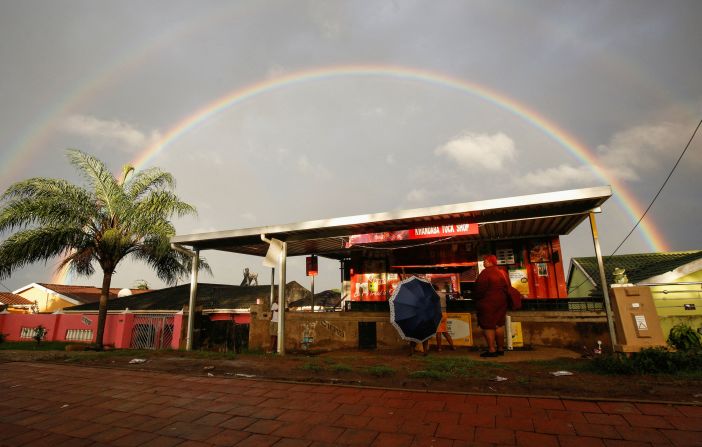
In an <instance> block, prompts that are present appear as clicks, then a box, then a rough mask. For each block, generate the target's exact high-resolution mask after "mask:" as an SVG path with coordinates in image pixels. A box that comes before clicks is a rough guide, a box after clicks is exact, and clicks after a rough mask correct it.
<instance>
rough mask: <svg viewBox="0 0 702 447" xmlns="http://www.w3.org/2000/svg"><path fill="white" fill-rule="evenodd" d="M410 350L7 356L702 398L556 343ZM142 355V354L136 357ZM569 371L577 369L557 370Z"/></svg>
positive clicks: (292, 376) (247, 374)
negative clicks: (492, 352) (614, 371)
mask: <svg viewBox="0 0 702 447" xmlns="http://www.w3.org/2000/svg"><path fill="white" fill-rule="evenodd" d="M407 354H408V352H407V350H387V351H356V350H354V351H334V352H318V353H309V352H307V353H287V354H286V355H285V356H278V355H274V354H251V353H244V354H238V355H233V354H218V353H209V352H192V353H186V352H176V351H114V352H105V353H96V352H62V351H0V361H37V362H56V363H63V362H67V363H71V364H82V365H86V366H98V367H109V368H125V369H131V370H150V371H162V372H170V373H177V374H186V375H196V376H204V377H231V378H258V379H273V380H286V381H300V382H306V383H310V382H311V383H337V384H344V385H357V386H371V387H390V388H400V389H402V388H404V389H414V390H432V391H458V392H470V393H486V394H503V395H504V394H508V395H525V396H558V397H572V398H583V397H584V398H598V399H631V400H639V401H666V402H690V403H700V404H702V394H701V393H702V388H701V387H700V385H701V384H702V383H701V382H702V380H700V379H699V378H694V377H686V376H677V375H676V376H670V375H647V376H641V375H636V376H626V375H603V374H598V373H593V372H590V371H588V369H587V367H588V364H589V363H590V362H591V360H590V359H587V358H583V357H582V356H581V355H580V354H579V353H577V352H573V351H569V350H564V349H555V348H539V349H533V350H528V351H511V352H507V353H506V355H505V356H504V357H499V358H495V359H492V358H491V359H487V360H486V359H482V358H480V357H479V353H478V352H477V351H469V350H467V349H465V348H461V349H457V350H456V351H450V350H445V351H442V352H436V351H433V350H432V351H430V352H429V355H427V356H423V355H422V354H421V353H416V354H415V355H413V356H411V357H410V356H408V355H407ZM135 359H140V360H137V361H135ZM558 371H567V372H570V373H572V375H554V374H553V373H554V372H558Z"/></svg>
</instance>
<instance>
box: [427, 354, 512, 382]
mask: <svg viewBox="0 0 702 447" xmlns="http://www.w3.org/2000/svg"><path fill="white" fill-rule="evenodd" d="M423 363H424V368H423V369H422V370H421V371H415V372H417V373H419V372H422V373H424V374H426V375H425V377H428V378H431V377H430V376H431V375H433V374H435V375H436V376H437V377H442V378H447V377H457V378H466V377H473V378H479V377H486V376H489V375H490V374H491V372H490V370H492V369H504V368H505V365H503V364H501V363H491V362H478V361H475V360H470V359H468V358H460V357H459V358H456V357H428V358H425V359H423Z"/></svg>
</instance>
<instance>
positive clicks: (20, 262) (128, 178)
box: [0, 150, 209, 349]
mask: <svg viewBox="0 0 702 447" xmlns="http://www.w3.org/2000/svg"><path fill="white" fill-rule="evenodd" d="M68 158H69V160H70V162H71V164H72V165H73V166H74V167H75V168H76V169H77V170H78V171H79V172H80V173H81V174H82V176H83V177H84V179H85V180H86V182H87V187H81V186H77V185H74V184H72V183H70V182H68V181H66V180H61V179H48V178H31V179H28V180H24V181H20V182H18V183H15V184H14V185H12V186H10V187H9V188H8V189H7V191H5V193H4V194H3V195H2V197H0V233H2V232H8V231H9V232H12V231H14V232H13V233H12V234H10V236H9V237H7V239H5V240H4V241H3V242H2V243H0V279H4V278H6V277H9V276H10V275H11V274H12V271H13V270H16V269H18V268H21V267H23V266H25V265H27V264H30V263H33V262H36V261H41V260H43V261H45V262H46V261H47V260H49V259H51V258H53V257H56V256H62V257H63V260H62V261H61V263H60V265H59V267H58V268H59V269H60V268H63V267H64V266H66V265H68V267H69V269H71V271H73V272H75V273H77V274H79V275H92V274H93V273H94V271H95V264H97V265H99V266H100V268H101V269H102V272H103V277H102V291H101V294H100V310H99V314H98V327H97V335H96V338H95V344H96V348H97V349H102V348H103V334H104V330H105V320H106V319H107V299H108V297H109V290H110V284H111V282H112V275H113V274H114V273H115V269H116V268H117V265H118V264H119V263H120V261H122V260H123V259H125V258H126V257H127V256H129V255H131V257H132V258H134V259H136V260H140V261H142V262H145V263H146V264H147V265H149V266H150V267H151V268H153V269H154V270H155V271H156V274H157V275H158V277H159V278H160V279H162V280H163V281H164V282H166V283H168V284H172V283H174V282H175V281H176V280H177V279H178V277H179V276H181V275H185V274H187V273H188V271H189V269H190V267H189V265H190V262H191V259H190V258H189V257H188V256H187V255H184V254H183V253H180V252H178V251H175V250H173V249H172V248H171V246H170V237H171V236H173V235H174V234H175V228H174V227H173V225H172V224H171V222H170V221H169V219H170V218H171V217H172V216H174V215H176V216H184V215H194V214H196V211H195V208H194V207H192V206H191V205H188V204H187V203H185V202H182V201H181V200H180V199H179V198H178V197H177V196H176V195H175V194H174V193H173V192H172V190H173V188H174V186H175V182H174V179H173V177H172V176H171V174H169V173H167V172H164V171H161V170H160V169H158V168H150V169H146V170H143V171H140V172H138V173H137V172H135V170H134V168H133V167H132V166H125V167H124V169H123V171H122V176H121V178H117V177H115V176H114V175H112V173H111V172H110V171H109V170H108V169H107V168H106V166H105V165H104V164H103V163H102V162H101V161H100V160H98V159H96V158H95V157H93V156H91V155H88V154H85V153H83V152H81V151H78V150H68ZM202 268H204V269H205V270H208V271H209V267H208V266H207V264H206V263H203V264H202Z"/></svg>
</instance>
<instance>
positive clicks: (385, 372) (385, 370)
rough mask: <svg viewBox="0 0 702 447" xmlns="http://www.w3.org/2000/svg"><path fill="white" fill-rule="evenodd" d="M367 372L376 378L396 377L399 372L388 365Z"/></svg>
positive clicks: (370, 367) (375, 367) (370, 368)
mask: <svg viewBox="0 0 702 447" xmlns="http://www.w3.org/2000/svg"><path fill="white" fill-rule="evenodd" d="M366 372H367V373H368V374H370V375H371V376H375V377H388V376H394V375H395V373H396V372H397V371H395V369H394V368H391V367H389V366H387V365H375V366H369V367H368V368H366Z"/></svg>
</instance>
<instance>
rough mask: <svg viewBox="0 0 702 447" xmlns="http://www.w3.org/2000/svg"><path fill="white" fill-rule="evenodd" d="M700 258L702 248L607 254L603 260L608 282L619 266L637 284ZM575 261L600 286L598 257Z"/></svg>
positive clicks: (575, 259) (701, 256)
mask: <svg viewBox="0 0 702 447" xmlns="http://www.w3.org/2000/svg"><path fill="white" fill-rule="evenodd" d="M698 259H702V250H692V251H679V252H668V253H637V254H628V255H615V256H605V257H603V259H602V260H603V263H604V270H605V276H606V278H607V283H608V284H611V283H612V271H613V270H614V269H615V268H617V267H618V268H623V269H624V270H626V276H627V278H629V282H630V283H632V284H636V283H639V282H643V281H645V280H647V279H649V278H651V277H654V276H658V275H661V274H663V273H667V272H670V271H672V270H675V269H676V268H678V267H681V266H683V265H685V264H688V263H690V262H693V261H696V260H698ZM573 262H574V264H577V265H579V266H580V267H581V268H582V269H583V270H584V271H585V272H586V273H587V274H588V275H589V276H590V278H592V279H594V280H595V282H596V283H597V284H598V287H599V282H600V281H599V278H600V273H599V269H598V266H597V258H595V257H594V256H593V257H586V258H573ZM575 285H577V284H571V287H572V286H575Z"/></svg>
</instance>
